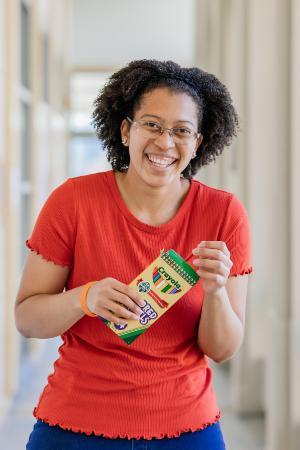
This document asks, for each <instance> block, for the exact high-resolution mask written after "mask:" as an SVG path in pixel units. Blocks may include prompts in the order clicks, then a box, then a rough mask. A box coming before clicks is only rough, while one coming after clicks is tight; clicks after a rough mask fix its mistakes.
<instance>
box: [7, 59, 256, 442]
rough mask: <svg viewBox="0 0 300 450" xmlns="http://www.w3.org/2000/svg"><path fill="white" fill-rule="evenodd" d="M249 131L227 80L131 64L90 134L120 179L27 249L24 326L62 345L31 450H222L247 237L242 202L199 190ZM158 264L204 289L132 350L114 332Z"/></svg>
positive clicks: (84, 192) (50, 213)
mask: <svg viewBox="0 0 300 450" xmlns="http://www.w3.org/2000/svg"><path fill="white" fill-rule="evenodd" d="M237 122H238V121H237V115H236V112H235V110H234V108H233V106H232V103H231V98H230V95H229V93H228V91H227V89H226V88H225V86H224V85H223V84H222V83H221V82H220V81H219V80H218V79H217V78H216V77H215V76H214V75H211V74H208V73H206V72H204V71H202V70H200V69H196V68H190V69H187V68H182V67H180V66H178V65H177V64H175V63H173V62H170V61H168V62H160V61H153V60H142V61H134V62H132V63H130V64H129V65H128V66H126V67H125V68H123V69H121V70H119V71H118V72H116V73H115V74H113V75H112V76H111V78H110V80H109V81H108V83H107V84H106V86H105V87H104V88H103V90H102V91H101V92H100V94H99V96H98V97H97V99H96V101H95V109H94V114H93V123H94V126H95V128H96V131H97V135H98V137H99V138H100V139H101V140H102V141H103V144H104V146H105V149H106V151H107V158H108V161H109V162H110V163H111V165H112V169H113V170H111V171H108V172H104V173H96V174H92V175H85V176H80V177H76V178H71V179H68V180H67V181H66V182H65V183H63V184H62V185H61V186H59V187H58V188H57V189H56V190H55V191H53V192H52V194H51V195H50V197H49V198H48V200H47V202H46V203H45V205H44V207H43V208H42V210H41V212H40V215H39V217H38V219H37V222H36V224H35V227H34V229H33V232H32V234H31V236H30V238H29V239H28V240H27V246H28V247H29V248H30V249H31V252H29V254H28V258H27V261H26V265H25V268H24V272H23V276H22V280H21V284H20V288H19V292H18V296H17V300H16V323H17V327H18V329H19V330H20V332H21V333H22V334H24V335H25V336H27V337H40V338H46V337H51V336H57V335H61V336H62V338H63V345H62V347H61V351H60V357H59V359H58V360H57V361H56V362H55V370H54V373H53V374H52V375H51V379H49V383H48V385H47V386H46V388H45V390H44V391H43V393H42V395H41V397H40V400H39V402H38V405H37V406H36V408H35V410H34V415H35V417H36V418H37V423H36V425H35V427H34V430H33V432H32V434H31V436H30V440H29V443H28V445H27V450H35V449H39V450H46V449H49V450H50V449H53V448H58V447H63V448H68V449H71V450H72V449H75V448H76V449H77V448H84V449H87V450H89V449H96V448H100V447H101V448H103V449H124V450H125V449H129V448H135V445H136V446H138V445H140V444H141V442H142V443H145V444H146V443H147V448H149V449H152V448H153V449H154V448H155V449H166V448H169V449H173V450H175V449H183V448H184V449H195V448H205V449H207V450H212V449H214V450H224V449H225V444H224V440H223V437H222V431H221V428H220V424H219V419H220V410H219V407H218V403H217V400H216V396H215V393H214V389H213V385H212V369H211V368H210V366H209V364H208V359H207V357H210V358H212V359H213V360H215V361H216V362H222V361H224V360H226V359H228V358H231V357H232V356H233V355H234V354H235V352H236V351H237V350H238V348H239V346H240V344H241V342H242V338H243V330H244V315H245V304H246V294H247V275H248V274H249V273H250V272H251V271H252V267H251V261H250V232H249V223H248V217H247V213H246V210H245V208H244V207H243V205H242V204H241V202H240V201H239V200H238V199H237V197H236V196H235V195H234V194H232V193H229V192H226V191H223V190H218V189H214V188H211V187H209V186H207V185H205V184H204V183H201V182H199V181H196V180H195V179H194V178H193V175H194V174H195V173H196V172H197V170H198V169H199V168H201V167H202V166H205V165H206V164H209V163H210V162H211V161H214V160H215V158H216V157H217V156H218V155H219V154H220V153H222V151H223V149H224V147H225V146H226V145H228V144H229V143H230V141H231V139H232V137H233V136H234V135H235V133H236V128H237ZM161 249H167V250H168V249H174V250H175V251H176V252H177V253H179V255H181V256H182V257H183V258H185V259H186V260H189V263H190V264H193V265H194V269H195V270H196V271H197V273H198V275H200V282H198V283H196V284H195V285H194V286H193V287H192V288H191V289H190V290H189V291H188V292H187V293H186V294H185V295H184V296H183V297H182V298H181V299H180V301H178V302H177V303H176V305H174V306H173V307H172V308H171V309H170V310H168V311H166V313H165V314H164V316H163V317H161V318H160V319H159V320H158V321H157V322H156V323H155V324H154V325H153V326H152V327H151V329H150V330H147V332H146V333H143V334H142V335H141V336H140V337H139V338H138V339H136V340H135V341H134V342H133V343H132V344H131V345H130V346H128V345H127V344H126V343H125V342H124V341H122V340H121V339H120V338H119V337H118V336H117V335H116V334H115V333H112V332H111V330H110V329H109V328H108V327H106V325H105V323H103V322H107V321H109V322H112V323H113V324H114V326H115V327H119V328H120V327H123V328H125V327H126V325H127V322H128V321H129V320H131V319H135V320H140V318H141V314H142V310H141V307H142V306H143V305H144V301H143V296H142V292H140V295H138V294H137V293H136V291H135V290H133V289H132V288H131V287H129V286H128V284H130V283H131V281H132V280H133V279H134V278H135V277H136V276H137V274H139V273H141V272H142V271H143V269H145V268H146V267H147V266H148V265H149V263H151V262H152V261H153V260H155V259H156V258H157V256H158V255H159V254H160V251H161ZM64 288H65V291H63V289H64ZM99 318H100V319H101V320H98V319H99ZM143 441H145V442H143Z"/></svg>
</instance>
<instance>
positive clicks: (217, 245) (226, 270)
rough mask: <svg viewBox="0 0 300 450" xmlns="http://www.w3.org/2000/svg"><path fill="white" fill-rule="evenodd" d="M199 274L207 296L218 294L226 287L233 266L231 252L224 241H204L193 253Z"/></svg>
mask: <svg viewBox="0 0 300 450" xmlns="http://www.w3.org/2000/svg"><path fill="white" fill-rule="evenodd" d="M192 253H193V255H195V256H196V257H197V259H194V260H193V264H194V266H196V267H197V270H196V272H197V274H198V275H199V276H200V278H201V279H202V285H203V290H204V291H205V293H206V294H210V295H215V294H218V293H219V292H220V291H221V290H222V288H223V287H224V286H225V285H226V283H227V280H228V277H229V274H230V269H231V267H232V265H233V263H232V261H231V259H230V252H229V250H228V248H227V246H226V244H225V242H223V241H202V242H201V243H200V244H198V245H197V247H196V248H194V249H193V251H192Z"/></svg>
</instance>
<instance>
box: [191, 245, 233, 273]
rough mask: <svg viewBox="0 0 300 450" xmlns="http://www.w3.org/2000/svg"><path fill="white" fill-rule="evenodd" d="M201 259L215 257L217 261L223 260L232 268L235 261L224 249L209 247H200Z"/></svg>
mask: <svg viewBox="0 0 300 450" xmlns="http://www.w3.org/2000/svg"><path fill="white" fill-rule="evenodd" d="M198 256H199V259H215V260H217V261H222V262H223V263H224V264H225V266H227V267H229V268H231V267H232V265H233V263H232V261H231V259H230V258H229V257H228V256H227V255H226V254H225V253H224V252H223V251H222V250H216V249H209V248H204V247H203V248H199V252H198Z"/></svg>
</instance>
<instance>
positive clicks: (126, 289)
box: [111, 278, 144, 306]
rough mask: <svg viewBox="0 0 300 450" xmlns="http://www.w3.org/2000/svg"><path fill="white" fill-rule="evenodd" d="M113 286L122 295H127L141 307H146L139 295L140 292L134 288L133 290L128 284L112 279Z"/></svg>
mask: <svg viewBox="0 0 300 450" xmlns="http://www.w3.org/2000/svg"><path fill="white" fill-rule="evenodd" d="M111 286H112V287H113V288H115V289H116V290H117V291H119V292H121V293H122V294H125V295H127V297H129V298H131V299H132V300H133V301H134V302H135V303H137V304H138V305H139V306H144V300H143V299H142V297H141V296H140V295H139V294H138V292H136V291H135V290H134V289H133V288H131V287H130V286H128V285H127V284H125V283H121V281H118V280H116V279H114V278H112V284H111Z"/></svg>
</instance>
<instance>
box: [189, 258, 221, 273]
mask: <svg viewBox="0 0 300 450" xmlns="http://www.w3.org/2000/svg"><path fill="white" fill-rule="evenodd" d="M193 262H194V265H195V266H197V267H198V268H199V269H202V270H204V269H205V270H207V271H208V272H212V273H218V274H221V275H227V274H228V273H229V271H230V268H229V266H227V265H226V264H224V262H223V261H219V260H217V261H216V260H214V259H195V260H194V261H193Z"/></svg>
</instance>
